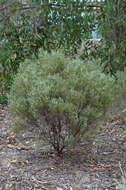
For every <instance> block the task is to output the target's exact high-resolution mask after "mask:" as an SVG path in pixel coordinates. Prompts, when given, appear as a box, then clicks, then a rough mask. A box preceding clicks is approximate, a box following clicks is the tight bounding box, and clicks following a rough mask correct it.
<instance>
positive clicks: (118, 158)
mask: <svg viewBox="0 0 126 190" xmlns="http://www.w3.org/2000/svg"><path fill="white" fill-rule="evenodd" d="M11 119H12V117H11V115H10V113H9V112H8V108H7V106H3V105H0V190H116V189H118V188H117V187H116V186H117V182H116V181H115V180H118V181H119V180H120V178H121V175H122V174H121V171H120V168H119V163H120V164H121V167H122V168H123V170H125V169H126V132H125V131H124V130H125V124H124V123H123V122H122V120H120V119H117V118H116V119H111V121H109V123H108V124H107V125H106V127H105V128H104V129H103V130H101V131H100V132H99V134H97V136H96V138H95V139H94V142H93V148H91V146H90V142H86V143H83V144H79V145H78V146H77V147H76V148H75V149H74V150H71V151H66V152H65V153H64V155H63V156H62V157H58V156H56V155H55V154H52V155H51V154H50V155H48V156H47V155H43V154H42V151H43V148H45V147H42V148H40V150H39V151H37V150H36V149H35V143H34V141H33V139H34V137H33V135H32V134H30V133H22V134H21V136H22V138H23V142H25V145H24V143H22V140H20V138H17V137H16V136H15V135H13V134H11V133H10V132H9V130H8V129H9V123H10V121H11Z"/></svg>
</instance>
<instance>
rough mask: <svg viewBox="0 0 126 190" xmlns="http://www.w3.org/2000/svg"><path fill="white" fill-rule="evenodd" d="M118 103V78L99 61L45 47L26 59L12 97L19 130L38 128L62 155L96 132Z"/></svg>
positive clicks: (11, 94) (43, 136) (13, 111)
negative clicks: (49, 49)
mask: <svg viewBox="0 0 126 190" xmlns="http://www.w3.org/2000/svg"><path fill="white" fill-rule="evenodd" d="M113 102H114V79H113V78H112V77H110V76H106V75H105V74H103V73H102V71H101V69H100V68H99V67H98V66H97V65H96V64H95V63H92V62H90V64H86V62H85V63H83V61H80V60H79V59H75V60H72V59H69V58H65V56H64V55H63V54H62V53H60V52H57V53H55V52H53V53H51V54H48V53H42V51H41V52H40V53H39V56H38V59H36V58H32V59H30V60H25V62H24V63H23V64H22V65H21V66H20V69H19V72H18V74H17V75H16V77H15V79H14V83H13V85H12V88H11V91H10V95H9V107H10V110H11V112H12V113H13V114H14V115H15V116H16V119H15V121H14V123H13V125H12V126H13V128H14V130H15V131H18V130H19V131H20V129H22V128H25V129H27V130H28V129H30V127H33V129H36V130H37V129H38V131H39V136H40V137H41V138H42V139H43V140H44V141H47V142H49V143H50V144H51V145H52V146H53V147H54V149H55V150H56V151H57V152H58V153H61V152H62V150H63V149H64V147H65V146H66V145H67V144H69V143H70V142H72V141H74V140H77V139H78V138H82V139H86V137H90V136H91V135H94V134H95V132H96V131H97V126H98V123H97V122H98V121H101V119H104V118H105V114H106V112H107V111H108V110H109V108H110V107H111V106H112V103H113Z"/></svg>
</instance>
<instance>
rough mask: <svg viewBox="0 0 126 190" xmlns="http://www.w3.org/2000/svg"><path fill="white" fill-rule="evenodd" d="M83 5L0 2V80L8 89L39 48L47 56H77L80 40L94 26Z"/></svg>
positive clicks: (18, 0) (47, 1) (87, 34)
mask: <svg viewBox="0 0 126 190" xmlns="http://www.w3.org/2000/svg"><path fill="white" fill-rule="evenodd" d="M85 3H86V0H83V1H79V0H77V1H66V0H62V1H60V2H59V1H54V0H51V1H49V0H46V1H45V0H43V1H31V0H29V1H20V0H13V1H11V0H2V1H1V2H0V10H1V11H0V16H1V20H0V30H1V33H0V41H1V43H0V68H1V74H0V79H1V81H3V83H4V85H2V84H0V88H4V90H8V89H9V88H10V85H11V82H12V79H13V74H15V73H16V72H17V70H18V67H19V64H20V63H21V62H23V61H24V59H25V58H28V57H29V56H31V55H32V54H35V55H36V56H37V54H38V50H39V48H40V47H41V48H43V49H44V50H47V51H48V52H50V51H51V50H52V49H55V50H56V49H58V48H62V49H64V51H65V53H66V54H67V55H69V56H71V55H73V54H76V52H77V48H78V47H79V45H80V43H81V39H82V38H87V37H89V36H90V35H91V32H92V30H93V28H94V26H95V24H94V22H93V18H94V15H93V13H92V14H89V9H88V8H86V6H85Z"/></svg>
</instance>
